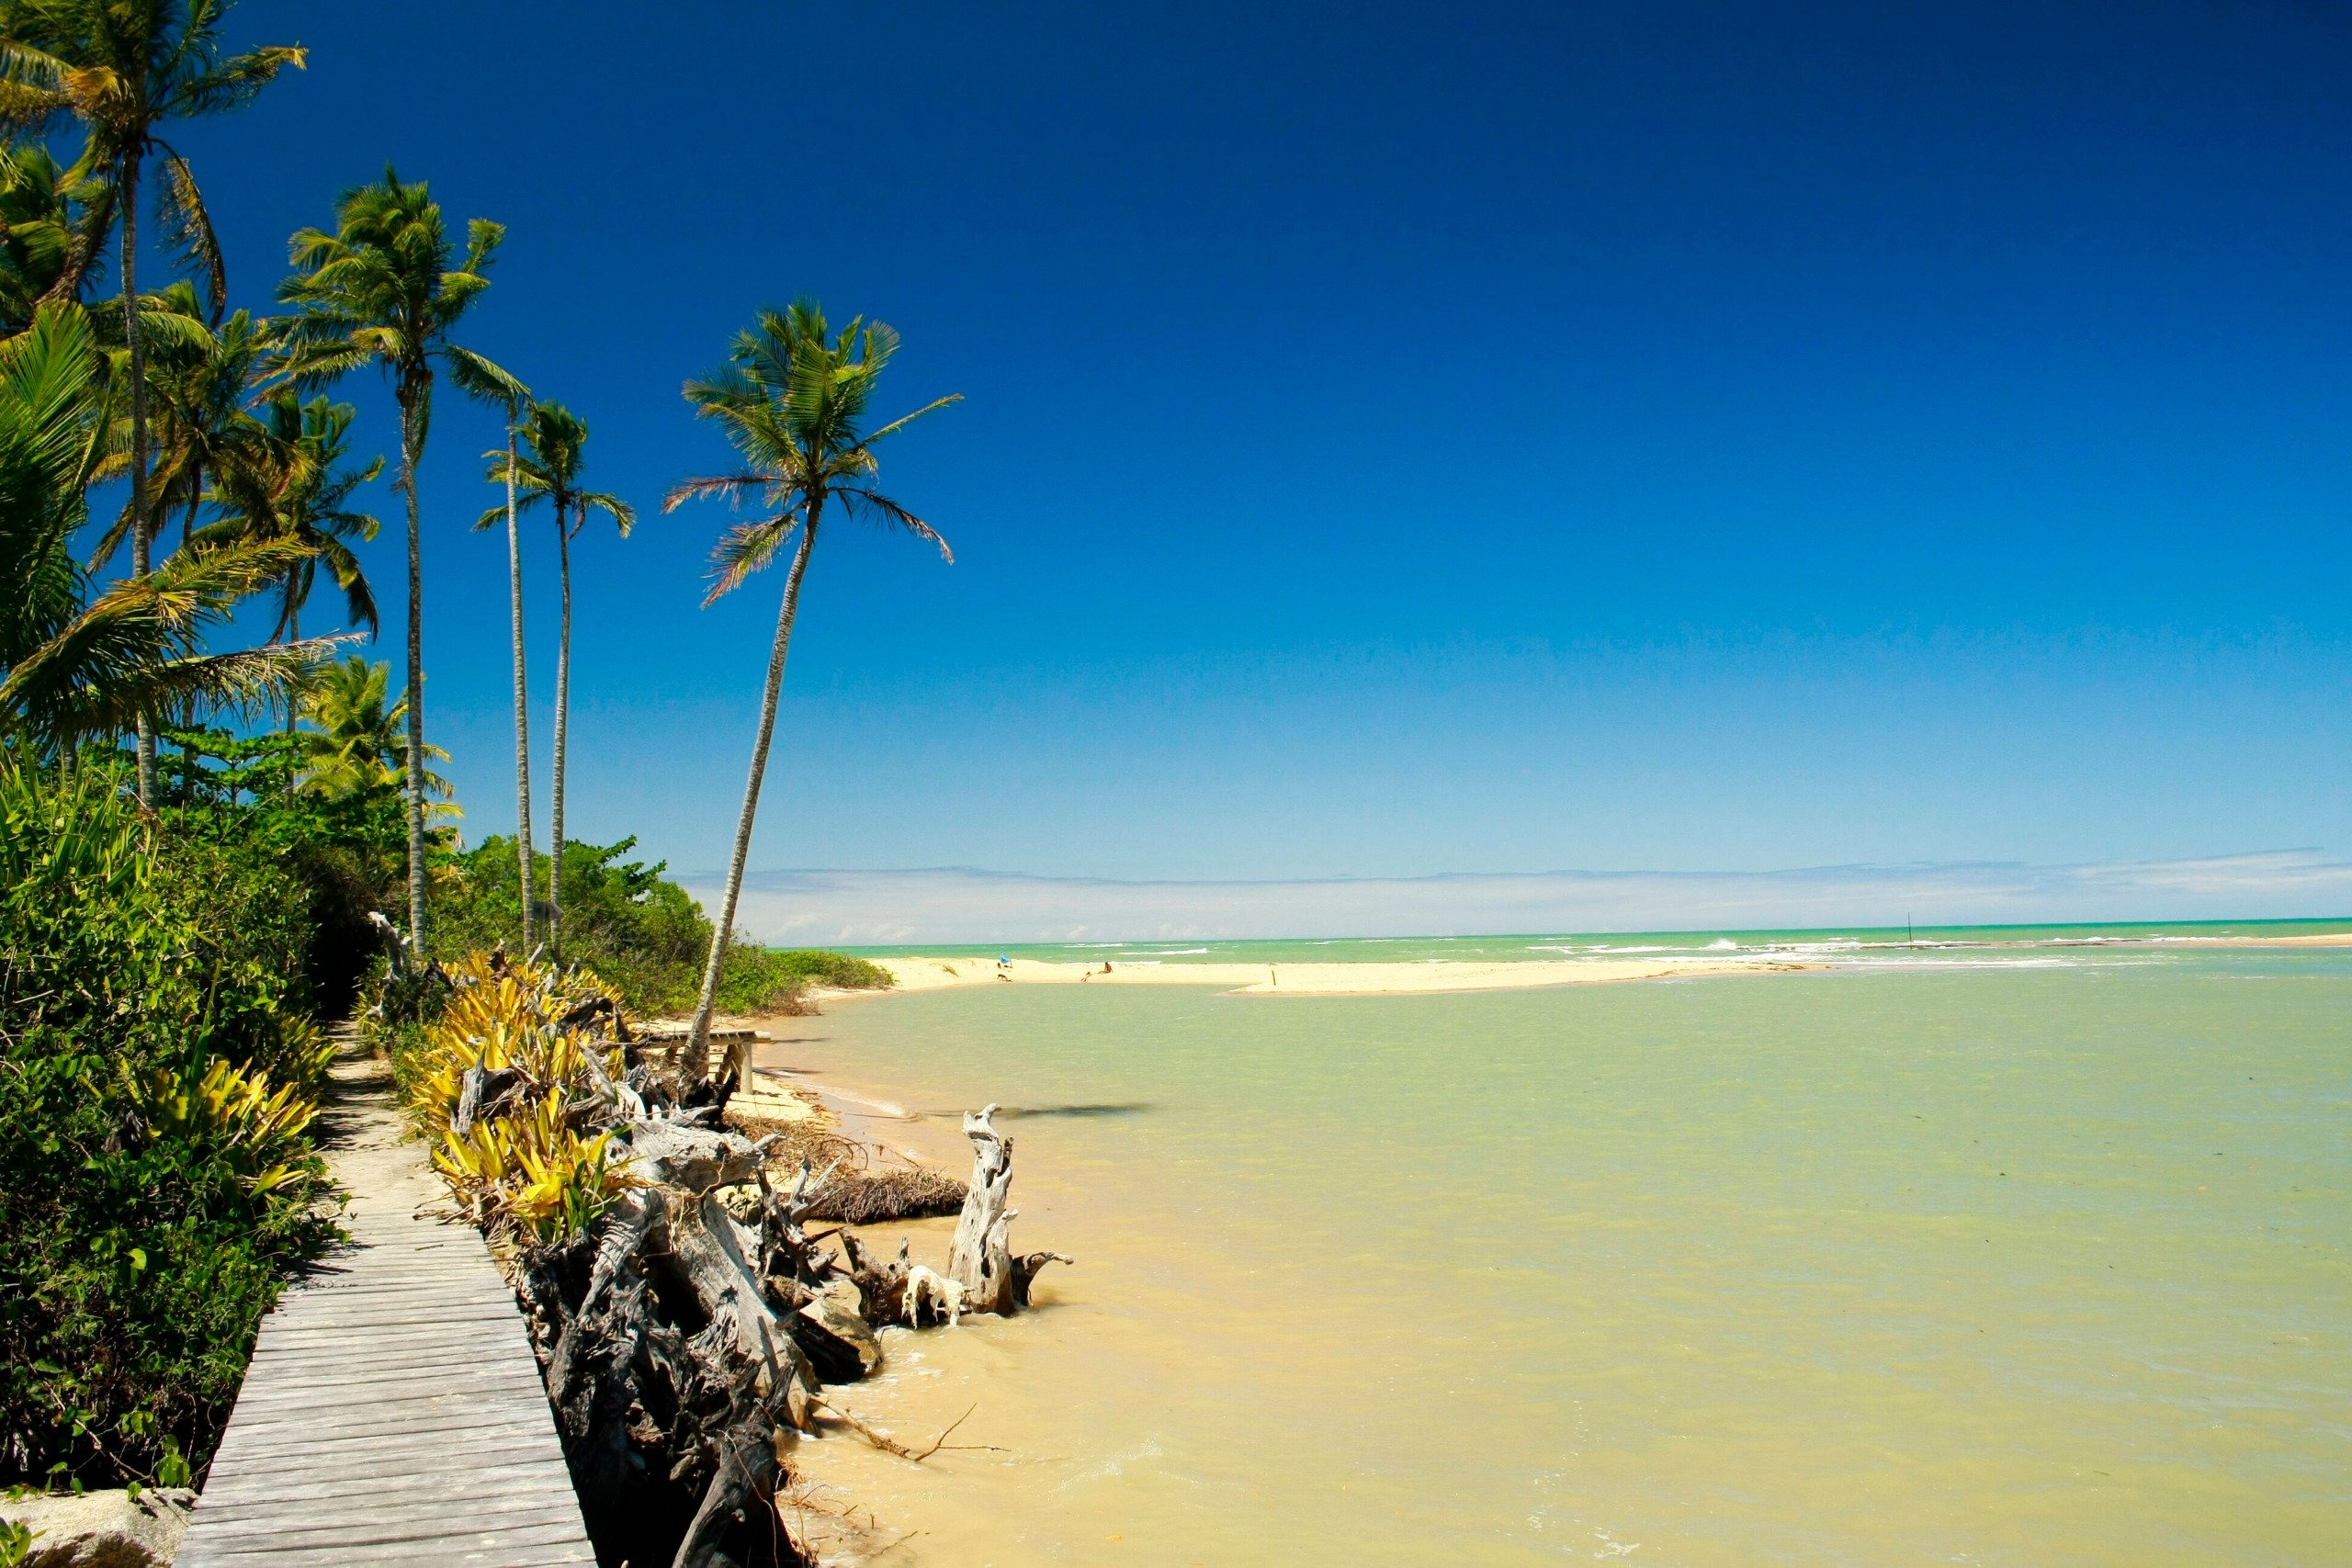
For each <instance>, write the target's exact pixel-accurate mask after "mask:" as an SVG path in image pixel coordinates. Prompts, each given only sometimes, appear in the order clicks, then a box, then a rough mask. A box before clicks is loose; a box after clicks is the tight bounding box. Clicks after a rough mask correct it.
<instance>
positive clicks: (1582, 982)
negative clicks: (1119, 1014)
mask: <svg viewBox="0 0 2352 1568" xmlns="http://www.w3.org/2000/svg"><path fill="white" fill-rule="evenodd" d="M871 962H873V963H874V964H877V965H879V966H880V967H882V968H884V969H887V970H888V971H889V973H890V977H891V979H892V980H893V981H894V982H896V985H895V987H894V988H895V989H896V990H898V991H937V990H947V989H953V988H956V987H965V986H997V985H1013V986H1216V987H1220V988H1221V989H1223V990H1225V991H1227V992H1229V993H1231V994H1233V995H1236V996H1253V997H1274V996H1283V997H1386V996H1413V995H1422V994H1427V993H1432V992H1443V991H1517V990H1531V989H1536V988H1540V987H1551V986H1591V985H1607V984H1612V983H1615V982H1618V981H1623V980H1664V979H1671V978H1677V977H1680V978H1691V977H1694V976H1713V975H1766V974H1787V973H1790V972H1792V971H1797V970H1806V969H1819V968H1822V967H1824V965H1822V964H1817V963H1811V962H1805V961H1802V960H1797V959H1792V958H1789V957H1785V956H1757V957H1752V958H1751V957H1740V958H1721V957H1715V956H1712V955H1711V956H1708V957H1703V958H1702V957H1696V956H1694V957H1691V958H1663V959H1658V958H1645V959H1577V958H1558V959H1528V960H1516V959H1511V960H1496V961H1492V962H1473V961H1467V960H1455V959H1449V958H1437V959H1426V960H1420V961H1417V962H1412V963H1402V964H1382V963H1339V964H1124V965H1123V964H1120V963H1119V962H1118V961H1117V960H1116V959H1113V960H1111V961H1109V969H1108V972H1107V973H1105V972H1104V965H1103V964H1078V963H1071V964H1048V963H1046V962H1044V961H1043V960H1040V959H1035V958H1016V959H1014V960H1012V963H1011V964H1006V965H1004V966H1002V967H1000V966H999V965H998V964H996V962H995V961H994V960H992V959H987V958H958V957H946V958H925V957H910V958H876V959H874V960H872V961H871ZM888 994H890V993H888V992H874V991H838V992H836V991H826V992H822V993H820V998H821V999H822V1000H825V1001H834V1000H846V999H847V998H851V997H856V996H876V995H888Z"/></svg>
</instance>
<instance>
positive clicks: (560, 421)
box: [474, 402, 637, 954]
mask: <svg viewBox="0 0 2352 1568" xmlns="http://www.w3.org/2000/svg"><path fill="white" fill-rule="evenodd" d="M523 439H524V442H525V443H526V446H528V447H529V451H528V453H527V454H526V455H525V456H523V457H521V458H520V459H519V460H517V459H516V457H515V450H514V445H513V438H512V433H511V432H510V433H509V440H508V446H507V450H506V451H505V452H504V453H503V454H501V453H498V452H489V453H485V454H483V456H485V457H488V458H490V459H491V462H492V466H493V471H494V472H504V473H509V474H512V475H513V476H514V479H515V487H516V488H517V489H519V490H520V491H521V501H520V502H519V504H520V506H521V507H522V508H523V509H525V510H527V509H529V508H530V507H532V506H535V505H537V503H538V502H541V501H545V502H548V505H549V507H550V508H551V509H552V510H553V512H554V513H555V537H556V560H557V564H558V569H559V572H560V577H561V579H562V583H563V611H562V631H561V634H560V637H559V638H558V640H557V643H556V653H555V780H554V790H553V795H552V798H551V800H550V802H549V806H550V809H549V811H548V944H549V947H550V949H551V950H552V951H553V952H555V953H559V954H560V953H562V951H563V785H564V761H565V751H564V740H565V731H566V729H567V728H568V727H569V725H570V721H571V541H572V540H573V539H574V538H576V537H577V536H579V533H580V530H581V529H582V528H584V527H586V526H587V525H588V513H591V512H602V513H605V515H606V516H608V517H610V518H611V519H612V520H613V522H614V524H615V525H616V526H617V527H618V528H619V529H620V533H621V536H622V537H623V538H627V537H628V531H629V530H630V529H631V528H632V527H635V526H636V525H637V512H636V510H635V509H634V508H633V507H631V506H630V505H629V503H628V502H625V501H623V500H621V498H620V497H618V496H616V495H613V494H610V493H608V492H606V491H598V490H582V489H581V488H580V471H581V468H582V467H583V466H584V463H585V451H586V447H587V445H588V426H587V424H586V423H584V422H582V420H581V418H580V417H579V416H578V415H577V414H574V413H573V412H571V410H570V409H567V408H565V407H564V406H563V405H562V404H561V403H541V402H534V403H533V404H532V405H531V412H530V417H529V419H528V420H526V422H525V423H524V427H523ZM502 457H503V458H505V459H506V463H507V467H505V468H503V469H498V468H497V467H496V466H497V465H498V463H499V461H500V459H501V458H502ZM516 505H517V502H516V501H515V494H514V492H513V491H509V493H508V497H507V511H506V512H505V513H504V515H505V517H506V518H507V527H508V533H507V540H508V545H507V549H508V554H509V557H510V558H512V557H513V555H514V532H513V529H514V513H515V506H516ZM500 515H501V513H500V512H499V511H498V509H496V508H494V507H493V508H492V510H490V511H488V512H485V513H482V514H481V518H480V520H478V521H477V522H476V523H475V524H474V526H475V527H476V528H478V529H479V528H487V527H489V526H491V525H492V524H494V523H495V522H497V521H498V519H499V517H500ZM516 581H517V582H518V583H519V582H520V581H521V578H520V575H519V571H518V574H517V577H516ZM522 624H523V613H522V609H521V591H520V589H519V588H518V589H517V590H516V608H515V627H516V636H517V637H518V638H519V637H520V636H521V626H522ZM522 670H523V655H522V653H521V651H520V649H519V644H518V649H517V651H516V653H515V682H516V687H517V694H516V697H515V711H516V714H517V722H518V723H519V722H520V715H521V711H522V697H521V695H520V687H521V682H522ZM530 886H531V885H530V882H529V880H528V878H527V877H526V879H525V881H524V884H523V889H524V893H525V896H526V898H527V897H528V895H529V892H530Z"/></svg>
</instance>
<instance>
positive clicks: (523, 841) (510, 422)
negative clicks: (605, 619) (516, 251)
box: [474, 404, 531, 953]
mask: <svg viewBox="0 0 2352 1568" xmlns="http://www.w3.org/2000/svg"><path fill="white" fill-rule="evenodd" d="M522 416H523V410H522V407H521V405H520V404H517V405H516V406H515V407H512V408H510V409H508V410H507V411H506V450H505V451H504V452H503V453H501V452H489V453H485V454H483V455H484V456H485V457H489V458H490V459H491V468H490V481H491V483H492V484H496V483H497V482H498V481H499V480H500V479H504V480H505V481H506V505H505V507H504V508H503V510H502V509H501V508H498V507H492V509H491V510H490V511H488V512H485V513H482V514H481V520H480V521H478V522H477V523H475V524H474V528H475V530H476V531H477V532H479V531H480V530H481V529H483V528H486V527H488V526H489V525H490V524H491V523H492V522H493V521H494V520H496V519H497V518H498V517H500V516H502V515H503V516H504V517H505V519H506V594H507V601H508V604H507V612H508V614H507V620H508V624H509V625H510V626H512V627H513V629H514V638H515V859H516V860H517V861H518V862H519V863H520V865H519V872H520V876H521V894H522V900H521V902H522V906H523V951H524V952H526V953H528V952H530V951H531V694H530V687H529V685H528V684H527V683H526V681H525V680H524V667H523V545H522V541H521V539H520V538H519V537H518V536H516V533H515V463H516V458H515V422H516V421H518V420H519V419H521V418H522Z"/></svg>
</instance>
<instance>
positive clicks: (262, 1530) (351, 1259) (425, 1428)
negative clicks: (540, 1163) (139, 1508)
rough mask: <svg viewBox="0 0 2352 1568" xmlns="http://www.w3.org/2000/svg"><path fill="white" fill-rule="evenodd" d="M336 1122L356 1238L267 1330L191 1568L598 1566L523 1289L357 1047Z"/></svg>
mask: <svg viewBox="0 0 2352 1568" xmlns="http://www.w3.org/2000/svg"><path fill="white" fill-rule="evenodd" d="M335 1078H336V1083H337V1087H338V1091H339V1092H338V1094H337V1097H336V1099H335V1100H334V1103H333V1104H332V1105H331V1107H330V1108H329V1110H328V1111H327V1112H326V1113H325V1115H324V1116H322V1122H325V1123H326V1135H325V1142H326V1143H327V1145H329V1149H330V1155H329V1157H330V1159H331V1161H332V1163H333V1165H334V1172H335V1177H336V1179H337V1180H339V1181H340V1182H341V1183H342V1184H343V1186H344V1188H345V1190H346V1191H347V1192H349V1193H350V1194H351V1198H352V1203H351V1208H350V1210H349V1212H348V1213H346V1214H345V1218H344V1224H345V1229H347V1230H348V1231H349V1232H350V1233H351V1243H350V1245H349V1246H348V1247H344V1248H341V1249H339V1250H338V1252H337V1253H336V1254H335V1255H334V1256H332V1257H330V1258H327V1259H325V1260H324V1261H323V1262H322V1264H321V1265H320V1266H319V1267H318V1269H316V1270H315V1271H314V1272H313V1274H312V1275H311V1277H310V1278H308V1279H305V1280H302V1281H301V1282H300V1283H298V1284H296V1285H294V1286H292V1287H291V1288H289V1289H288V1291H287V1292H286V1293H285V1294H284V1295H283V1296H282V1297H281V1298H280V1299H279V1301H278V1303H277V1307H276V1309H275V1310H273V1311H272V1312H271V1313H270V1314H269V1315H268V1316H267V1317H266V1318H264V1319H263V1320H262V1325H261V1338H260V1342H259V1344H258V1345H257V1346H256V1347H255V1348H254V1359H253V1364H252V1366H251V1367H249V1368H248V1369H246V1371H245V1382H244V1386H243V1389H242V1390H240V1391H239V1393H238V1394H237V1404H236V1408H235V1410H234V1411H233V1412H232V1414H231V1416H230V1418H229V1426H228V1429H227V1431H226V1432H225V1433H224V1434H223V1436H222V1438H221V1440H220V1451H219V1452H218V1453H217V1454H216V1455H215V1456H214V1458H213V1461H212V1469H211V1472H210V1474H209V1477H208V1478H207V1480H206V1483H205V1486H204V1491H203V1495H201V1496H200V1497H199V1498H198V1502H197V1506H196V1512H195V1514H194V1516H193V1517H191V1518H190V1520H189V1523H188V1533H187V1541H186V1543H185V1544H184V1545H183V1546H182V1547H181V1548H180V1551H179V1555H178V1557H177V1558H176V1559H175V1568H294V1565H296V1564H301V1563H314V1562H315V1563H351V1564H364V1563H394V1562H402V1563H416V1564H426V1563H445V1562H446V1563H479V1564H485V1565H490V1568H538V1565H539V1564H543V1563H558V1562H579V1563H588V1562H594V1561H595V1560H596V1554H595V1552H594V1550H593V1549H592V1548H591V1547H590V1545H589V1543H588V1534H587V1531H586V1530H585V1529H583V1528H582V1525H581V1522H580V1503H579V1499H578V1498H577V1497H576V1496H575V1495H573V1492H572V1489H571V1471H570V1470H569V1469H568V1468H566V1466H565V1464H564V1461H563V1449H562V1446H561V1444H560V1442H559V1441H558V1440H557V1438H556V1430H555V1420H554V1417H553V1416H551V1415H550V1414H549V1413H548V1403H547V1394H546V1392H545V1390H544V1388H543V1387H542V1386H541V1383H540V1381H539V1366H538V1359H537V1357H536V1356H534V1355H533V1354H532V1352H531V1345H530V1340H529V1338H528V1337H527V1335H526V1332H525V1329H524V1326H523V1318H522V1314H521V1313H520V1312H519V1311H518V1310H517V1309H516V1307H515V1296H514V1292H511V1291H510V1290H508V1289H507V1287H506V1282H505V1280H503V1279H502V1278H501V1277H500V1275H499V1272H498V1269H497V1266H496V1265H495V1264H493V1263H492V1261H491V1258H490V1251H489V1248H488V1247H485V1246H484V1245H483V1243H482V1239H481V1235H480V1233H478V1232H476V1231H474V1230H472V1229H471V1228H469V1227H468V1226H464V1225H456V1224H439V1223H436V1222H435V1221H433V1220H429V1219H421V1218H419V1217H417V1214H416V1210H417V1208H418V1206H419V1205H420V1204H423V1203H426V1202H430V1201H434V1200H435V1199H437V1198H439V1197H441V1196H443V1195H444V1193H445V1189H444V1188H443V1187H442V1186H441V1184H440V1182H439V1181H438V1180H436V1179H435V1178H434V1177H433V1175H432V1173H431V1172H430V1171H429V1170H428V1169H427V1168H426V1167H425V1163H424V1152H423V1148H422V1145H418V1144H416V1143H413V1142H411V1141H408V1140H406V1139H405V1138H404V1137H403V1136H402V1130H401V1122H400V1118H399V1116H398V1114H397V1112H396V1111H394V1110H393V1107H392V1100H391V1086H390V1078H389V1076H388V1075H387V1074H386V1073H385V1072H384V1070H383V1069H382V1068H381V1067H380V1066H378V1065H377V1064H376V1063H375V1062H373V1061H372V1060H370V1059H368V1057H367V1056H366V1055H364V1053H362V1052H361V1051H360V1050H359V1049H358V1048H357V1047H356V1044H348V1043H347V1044H346V1046H345V1051H344V1054H343V1055H342V1056H341V1057H340V1058H339V1059H338V1060H337V1063H336V1066H335Z"/></svg>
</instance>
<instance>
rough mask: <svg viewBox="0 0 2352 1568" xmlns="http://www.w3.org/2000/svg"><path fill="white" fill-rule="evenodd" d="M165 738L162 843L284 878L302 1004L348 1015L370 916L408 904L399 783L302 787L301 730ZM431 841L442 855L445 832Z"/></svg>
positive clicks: (377, 949)
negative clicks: (294, 904) (296, 892)
mask: <svg viewBox="0 0 2352 1568" xmlns="http://www.w3.org/2000/svg"><path fill="white" fill-rule="evenodd" d="M166 739H168V740H169V741H171V742H172V745H171V746H170V747H167V748H164V749H163V755H162V757H161V758H160V759H159V761H160V763H161V772H162V773H163V786H164V787H163V790H162V793H161V794H160V795H159V797H158V799H157V805H158V806H159V807H161V808H162V815H163V818H164V821H165V822H166V823H167V824H168V825H169V827H170V829H171V831H170V832H169V833H168V835H167V836H166V842H167V844H169V845H170V846H173V847H174V848H175V849H176V848H177V847H178V846H184V845H192V844H198V843H201V844H209V845H211V846H214V847H215V848H217V849H218V850H220V851H221V852H223V853H224V854H226V855H227V856H228V857H229V859H230V860H232V862H234V863H244V864H260V865H266V866H269V867H271V868H273V869H274V870H276V871H277V872H279V873H282V874H284V876H286V877H288V878H291V880H292V882H293V884H294V885H295V886H297V887H298V888H299V889H300V895H301V897H300V908H299V910H298V911H296V914H297V915H298V916H299V919H298V920H297V921H296V925H295V928H294V929H292V930H289V931H287V932H285V933H282V934H283V936H284V937H285V938H286V939H290V940H291V941H292V942H293V943H294V945H293V949H292V951H294V952H295V953H299V954H300V969H301V978H302V984H303V987H305V992H304V994H305V998H306V1000H307V1002H308V1004H309V1005H310V1006H311V1007H312V1008H313V1009H314V1010H316V1011H317V1013H318V1014H319V1016H321V1017H322V1018H341V1017H344V1016H345V1015H346V1014H347V1013H349V1012H350V1011H351V1010H352V1008H353V1006H354V1004H355V1003H356V1000H357V998H358V993H359V989H360V987H361V984H362V982H363V980H364V979H365V977H366V976H368V973H369V972H370V971H371V969H373V968H374V967H375V966H376V965H377V964H378V962H379V960H380V959H381V958H382V957H383V955H384V952H385V944H384V939H383V934H382V932H381V931H380V930H379V929H378V928H377V927H376V926H375V925H374V924H372V923H371V922H370V921H369V919H368V915H369V913H370V911H374V910H399V909H401V908H405V905H406V900H407V889H406V885H405V878H406V876H407V872H408V829H407V824H406V822H405V820H404V818H403V815H402V806H401V790H400V785H399V784H397V783H396V782H394V781H393V780H392V779H391V778H390V777H389V776H387V777H384V778H382V779H375V780H363V781H361V782H359V783H357V784H350V785H348V786H346V787H344V788H340V789H337V790H335V791H333V792H328V791H325V790H322V789H320V788H315V787H313V788H297V787H296V781H297V779H298V776H299V775H300V773H301V772H302V770H303V769H304V768H305V767H306V766H307V765H309V764H310V763H311V761H312V759H311V756H310V755H309V753H308V751H307V750H305V748H304V747H303V746H302V744H301V738H300V737H293V736H285V735H264V736H259V737H255V738H252V739H241V738H238V737H234V736H231V735H229V734H227V733H225V732H223V731H220V730H217V729H203V730H173V731H170V732H169V733H168V734H167V737H166ZM434 840H435V843H434V845H433V848H434V849H435V851H437V852H442V853H444V854H446V852H447V845H448V843H449V841H450V836H449V835H448V834H447V832H446V831H436V832H435V834H434Z"/></svg>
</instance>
